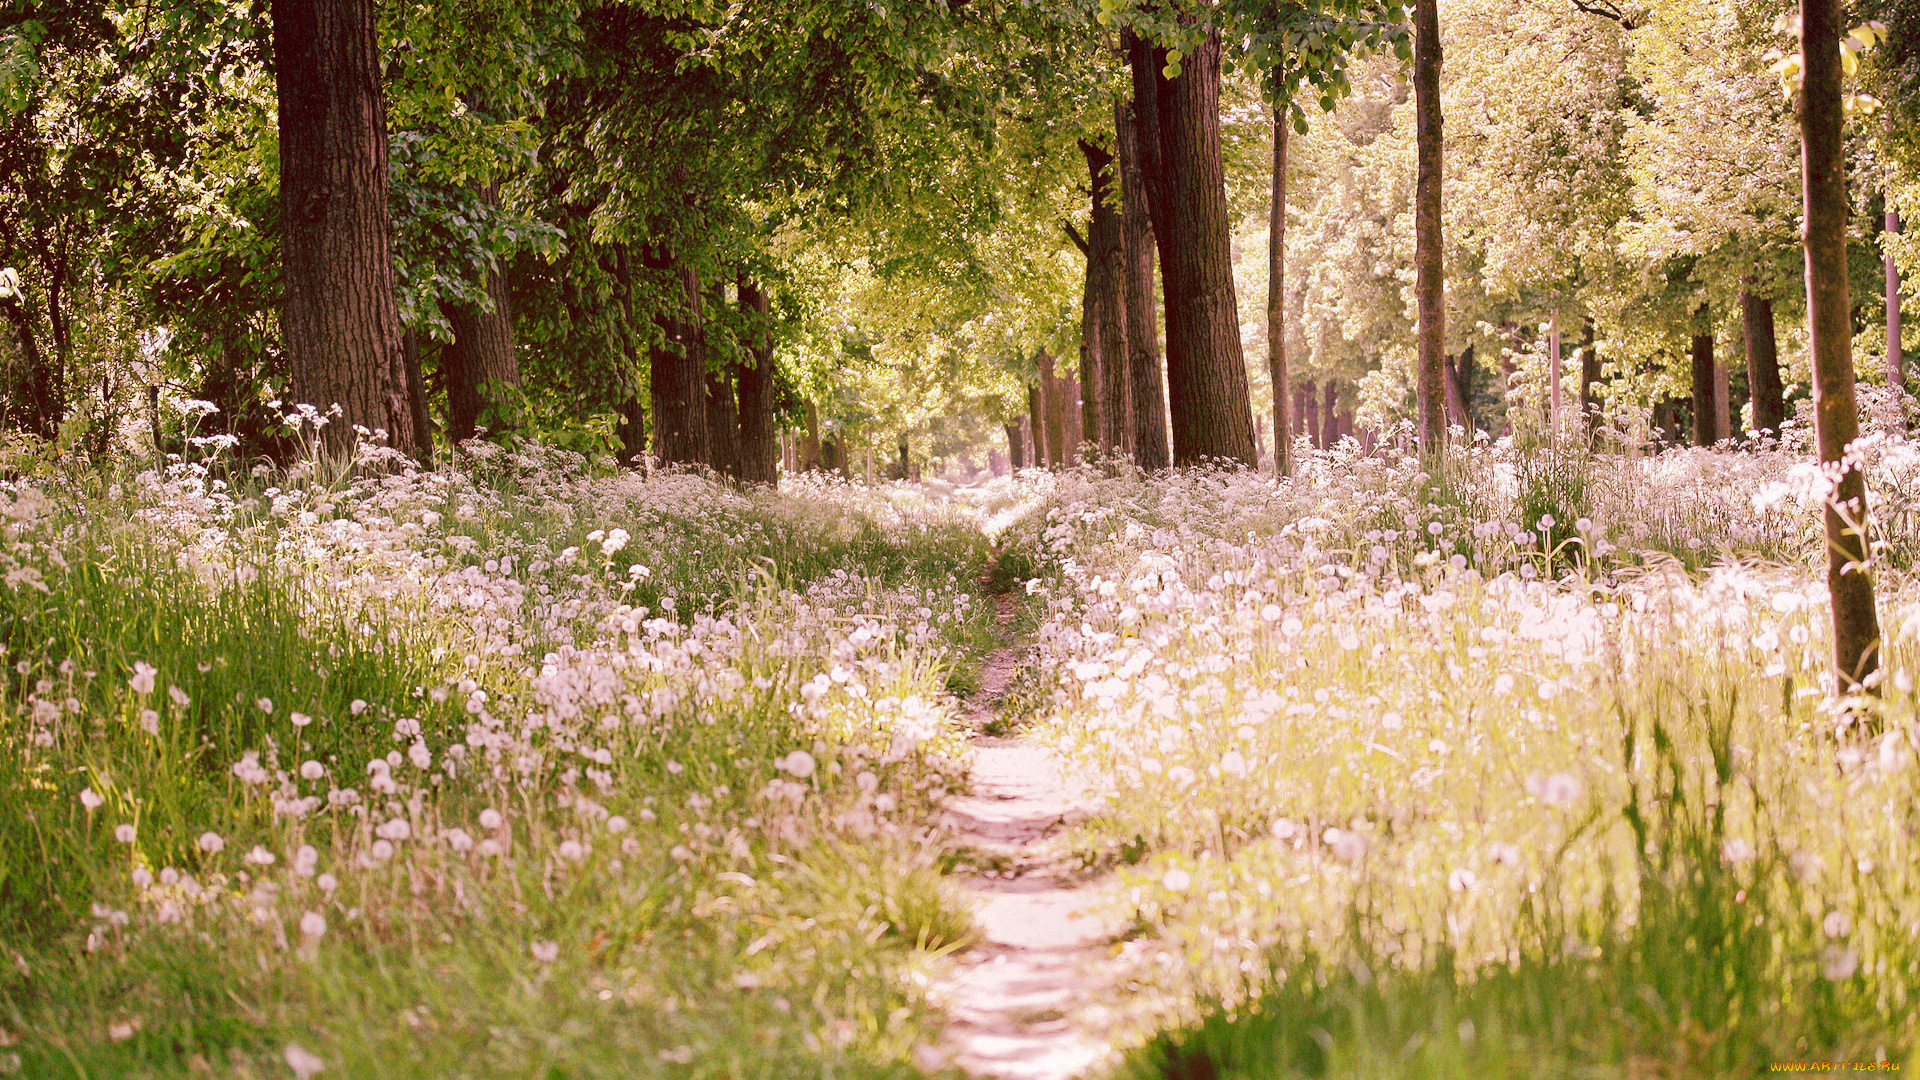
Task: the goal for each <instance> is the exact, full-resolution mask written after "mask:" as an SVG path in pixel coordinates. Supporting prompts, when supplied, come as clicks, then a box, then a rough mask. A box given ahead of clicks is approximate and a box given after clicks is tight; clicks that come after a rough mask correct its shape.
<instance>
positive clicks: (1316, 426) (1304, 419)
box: [1297, 379, 1324, 450]
mask: <svg viewBox="0 0 1920 1080" xmlns="http://www.w3.org/2000/svg"><path fill="white" fill-rule="evenodd" d="M1299 394H1300V396H1299V400H1298V402H1297V403H1298V405H1299V406H1300V408H1299V411H1298V415H1297V419H1298V420H1299V421H1300V431H1301V433H1302V434H1304V435H1305V436H1306V437H1307V441H1308V442H1309V443H1310V444H1312V446H1313V448H1314V449H1316V450H1320V449H1324V447H1322V446H1321V444H1320V395H1319V391H1318V390H1317V389H1315V387H1314V382H1313V380H1312V379H1307V380H1305V381H1304V382H1302V383H1301V384H1300V387H1299Z"/></svg>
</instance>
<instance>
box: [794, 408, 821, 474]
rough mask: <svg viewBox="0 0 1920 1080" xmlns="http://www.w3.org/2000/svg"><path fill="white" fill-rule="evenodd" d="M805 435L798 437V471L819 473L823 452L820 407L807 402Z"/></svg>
mask: <svg viewBox="0 0 1920 1080" xmlns="http://www.w3.org/2000/svg"><path fill="white" fill-rule="evenodd" d="M806 413H807V415H806V420H807V428H806V433H805V434H803V435H801V436H800V449H799V458H800V471H801V472H819V471H820V468H821V462H822V460H823V456H824V453H825V451H824V450H823V449H822V447H821V445H820V406H818V405H815V404H814V403H813V402H811V401H809V402H807V410H806Z"/></svg>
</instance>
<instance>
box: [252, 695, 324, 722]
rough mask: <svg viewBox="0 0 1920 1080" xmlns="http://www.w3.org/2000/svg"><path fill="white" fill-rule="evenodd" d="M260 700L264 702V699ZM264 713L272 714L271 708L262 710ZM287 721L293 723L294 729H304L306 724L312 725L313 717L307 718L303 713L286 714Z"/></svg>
mask: <svg viewBox="0 0 1920 1080" xmlns="http://www.w3.org/2000/svg"><path fill="white" fill-rule="evenodd" d="M260 700H262V701H265V700H266V699H265V698H261V699H260ZM264 711H266V712H272V711H273V710H272V709H271V708H266V709H264ZM287 719H288V720H291V721H292V722H293V726H294V727H299V728H303V727H306V726H307V725H308V724H311V723H313V717H311V716H308V715H307V714H306V713H303V712H295V713H288V714H287Z"/></svg>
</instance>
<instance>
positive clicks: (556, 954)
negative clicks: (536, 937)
mask: <svg viewBox="0 0 1920 1080" xmlns="http://www.w3.org/2000/svg"><path fill="white" fill-rule="evenodd" d="M532 951H533V958H534V959H535V960H538V961H540V962H541V963H543V964H551V963H553V962H554V961H555V960H558V959H559V958H560V946H559V944H558V943H556V942H552V941H536V942H534V943H533V945H532Z"/></svg>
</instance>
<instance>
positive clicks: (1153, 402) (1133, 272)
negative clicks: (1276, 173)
mask: <svg viewBox="0 0 1920 1080" xmlns="http://www.w3.org/2000/svg"><path fill="white" fill-rule="evenodd" d="M1127 37H1128V39H1129V40H1128V50H1129V52H1130V53H1131V52H1132V51H1133V50H1135V49H1138V48H1143V47H1144V46H1142V45H1141V44H1140V43H1139V42H1138V41H1136V40H1133V39H1132V34H1131V32H1129V34H1128V35H1127ZM1134 85H1135V86H1136V88H1137V87H1138V86H1139V75H1138V71H1137V69H1136V72H1135V83H1134ZM1152 85H1153V84H1152V82H1151V80H1149V82H1148V87H1149V90H1151V87H1152ZM1145 112H1146V114H1153V113H1154V112H1155V109H1154V107H1153V104H1152V101H1151V100H1149V101H1148V103H1147V107H1146V109H1145ZM1115 119H1116V122H1115V127H1116V128H1117V129H1118V130H1117V135H1118V138H1117V140H1116V141H1117V142H1118V143H1119V146H1118V150H1119V153H1118V155H1117V156H1118V158H1119V162H1120V214H1121V218H1120V232H1121V238H1122V247H1123V252H1122V259H1123V264H1122V269H1121V274H1122V277H1123V278H1124V281H1123V283H1122V289H1123V291H1124V293H1125V303H1124V305H1123V306H1124V308H1125V311H1126V327H1127V334H1126V337H1127V385H1128V391H1129V394H1130V396H1131V397H1132V399H1133V402H1132V405H1131V407H1130V409H1129V412H1130V413H1131V415H1132V420H1133V434H1132V436H1131V437H1130V439H1129V442H1130V444H1131V446H1132V449H1133V460H1134V463H1135V464H1137V465H1139V466H1140V467H1141V468H1142V469H1145V470H1147V471H1149V472H1158V471H1159V470H1161V469H1164V468H1166V467H1167V466H1168V465H1169V464H1171V463H1172V456H1171V453H1170V451H1169V448H1168V445H1167V390H1166V379H1165V374H1164V371H1163V369H1162V367H1161V364H1160V330H1159V325H1158V323H1159V319H1158V318H1157V317H1156V315H1155V296H1154V289H1153V265H1154V254H1155V249H1154V239H1153V214H1152V212H1151V210H1150V209H1149V207H1148V203H1149V199H1150V196H1149V194H1148V191H1147V180H1146V175H1145V172H1144V166H1143V158H1144V156H1145V154H1146V150H1145V149H1144V147H1143V142H1144V140H1143V138H1142V136H1141V130H1142V123H1143V113H1142V107H1141V103H1140V98H1139V95H1138V93H1137V92H1136V94H1135V96H1134V98H1133V100H1132V101H1131V102H1129V103H1127V104H1126V105H1123V106H1122V107H1121V109H1120V111H1119V114H1118V116H1117V117H1116V118H1115ZM1152 121H1153V130H1154V131H1155V132H1158V130H1159V124H1158V117H1157V116H1153V117H1152ZM1154 138H1155V142H1156V152H1157V141H1158V135H1157V134H1156V135H1155V137H1154Z"/></svg>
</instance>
